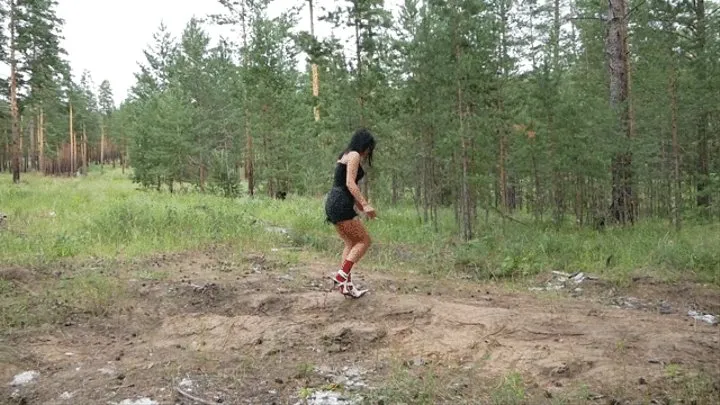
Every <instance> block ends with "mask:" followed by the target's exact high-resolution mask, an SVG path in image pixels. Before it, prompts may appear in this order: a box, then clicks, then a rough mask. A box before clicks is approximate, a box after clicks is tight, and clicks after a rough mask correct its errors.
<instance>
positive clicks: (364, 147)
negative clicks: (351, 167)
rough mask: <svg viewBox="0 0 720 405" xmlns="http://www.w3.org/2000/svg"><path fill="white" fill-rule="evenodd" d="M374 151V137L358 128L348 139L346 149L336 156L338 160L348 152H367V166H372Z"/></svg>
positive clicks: (365, 130)
mask: <svg viewBox="0 0 720 405" xmlns="http://www.w3.org/2000/svg"><path fill="white" fill-rule="evenodd" d="M374 150H375V137H374V136H373V134H372V133H371V132H370V131H369V130H367V129H365V128H360V129H358V130H357V131H355V133H354V134H353V136H352V138H350V143H349V144H348V146H347V148H345V150H344V151H342V152H341V153H340V155H339V156H338V159H341V158H342V157H343V155H344V154H346V153H348V152H352V151H355V152H357V153H363V152H365V151H368V154H367V161H368V165H369V166H372V158H373V151H374Z"/></svg>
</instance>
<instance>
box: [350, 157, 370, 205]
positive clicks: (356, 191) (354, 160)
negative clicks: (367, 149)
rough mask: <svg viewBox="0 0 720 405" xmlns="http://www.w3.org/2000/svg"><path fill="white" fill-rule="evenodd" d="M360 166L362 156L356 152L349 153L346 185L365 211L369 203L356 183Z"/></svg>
mask: <svg viewBox="0 0 720 405" xmlns="http://www.w3.org/2000/svg"><path fill="white" fill-rule="evenodd" d="M359 166H360V154H359V153H357V152H355V151H352V152H349V153H348V154H347V174H346V176H345V185H347V188H348V190H350V194H352V196H353V198H355V201H356V202H357V204H358V205H359V206H360V208H361V209H363V210H364V209H365V206H366V205H367V201H365V198H364V197H363V195H362V193H361V192H360V187H358V185H357V183H356V182H355V177H356V176H357V172H358V167H359Z"/></svg>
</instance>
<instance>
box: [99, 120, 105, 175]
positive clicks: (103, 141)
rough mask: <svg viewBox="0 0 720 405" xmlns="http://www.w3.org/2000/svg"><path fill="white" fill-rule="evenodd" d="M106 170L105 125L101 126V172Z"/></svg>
mask: <svg viewBox="0 0 720 405" xmlns="http://www.w3.org/2000/svg"><path fill="white" fill-rule="evenodd" d="M104 168H105V124H104V123H101V124H100V170H102V169H104Z"/></svg>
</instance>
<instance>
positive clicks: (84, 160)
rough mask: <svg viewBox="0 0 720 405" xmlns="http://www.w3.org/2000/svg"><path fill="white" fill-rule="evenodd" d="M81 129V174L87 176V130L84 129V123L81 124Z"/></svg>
mask: <svg viewBox="0 0 720 405" xmlns="http://www.w3.org/2000/svg"><path fill="white" fill-rule="evenodd" d="M82 130H83V135H82V146H81V148H82V150H81V155H82V167H83V169H82V174H83V175H85V176H87V174H88V155H87V132H86V131H85V124H83V128H82Z"/></svg>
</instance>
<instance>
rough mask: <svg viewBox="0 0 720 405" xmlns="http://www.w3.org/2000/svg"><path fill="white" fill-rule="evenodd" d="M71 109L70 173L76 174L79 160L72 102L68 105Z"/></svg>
mask: <svg viewBox="0 0 720 405" xmlns="http://www.w3.org/2000/svg"><path fill="white" fill-rule="evenodd" d="M68 109H69V116H70V118H69V119H70V125H69V127H70V175H71V176H74V175H75V170H76V169H77V167H76V166H77V161H76V160H75V153H76V149H75V131H74V130H73V108H72V103H69V106H68Z"/></svg>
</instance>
